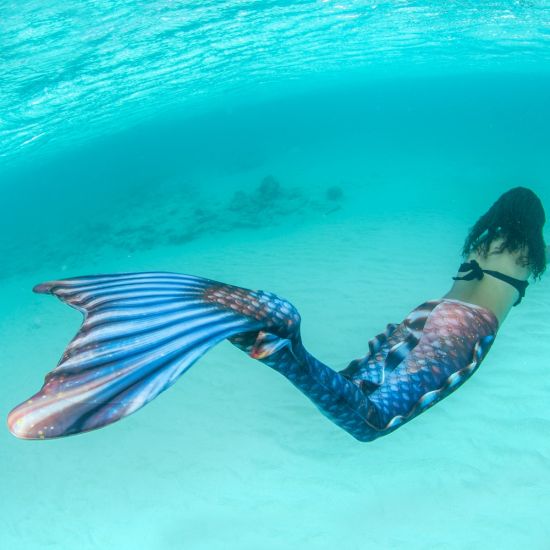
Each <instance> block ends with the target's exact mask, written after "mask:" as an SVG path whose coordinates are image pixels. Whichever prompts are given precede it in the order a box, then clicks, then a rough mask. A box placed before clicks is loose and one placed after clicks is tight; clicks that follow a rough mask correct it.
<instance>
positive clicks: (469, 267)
mask: <svg viewBox="0 0 550 550" xmlns="http://www.w3.org/2000/svg"><path fill="white" fill-rule="evenodd" d="M458 271H459V273H461V272H463V271H469V272H470V273H467V274H466V275H464V277H453V279H454V280H455V281H473V280H474V279H479V280H480V281H481V279H483V273H484V271H483V269H481V266H480V265H479V264H478V263H477V262H476V261H475V260H471V261H470V262H466V263H463V264H461V266H460V267H459V268H458ZM485 273H487V272H485Z"/></svg>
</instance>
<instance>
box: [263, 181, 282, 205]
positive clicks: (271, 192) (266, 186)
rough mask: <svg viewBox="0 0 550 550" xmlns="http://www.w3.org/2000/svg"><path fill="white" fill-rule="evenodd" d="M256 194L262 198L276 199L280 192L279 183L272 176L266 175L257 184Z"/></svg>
mask: <svg viewBox="0 0 550 550" xmlns="http://www.w3.org/2000/svg"><path fill="white" fill-rule="evenodd" d="M257 191H258V194H259V195H260V197H261V198H262V199H263V200H267V201H270V200H276V199H277V198H279V197H280V196H281V194H282V188H281V184H280V183H279V181H278V180H276V179H275V178H274V177H273V176H271V175H269V176H266V177H265V178H264V179H263V180H262V182H261V183H260V185H259V186H258V190H257Z"/></svg>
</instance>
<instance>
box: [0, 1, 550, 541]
mask: <svg viewBox="0 0 550 550" xmlns="http://www.w3.org/2000/svg"><path fill="white" fill-rule="evenodd" d="M0 18H1V21H2V25H1V26H0V81H1V82H2V86H1V87H0V193H1V194H0V253H1V257H2V258H3V262H2V272H1V274H0V282H1V288H2V296H1V298H0V333H1V334H2V346H1V349H0V361H1V366H2V372H3V383H2V385H0V409H1V412H2V414H3V415H4V418H5V417H6V416H7V413H8V412H9V411H10V410H11V408H13V407H14V406H15V405H17V404H19V403H20V402H21V401H23V400H25V399H26V398H28V397H29V396H30V395H31V394H32V393H34V392H35V391H37V390H38V389H39V388H40V386H41V384H42V382H43V377H44V375H45V374H46V373H47V372H48V371H50V370H51V369H52V368H53V367H54V366H55V365H56V363H57V361H58V360H59V357H60V356H61V354H62V353H63V350H64V349H65V346H66V345H67V343H68V341H69V339H70V338H71V337H72V336H73V335H74V333H75V332H76V331H77V330H78V327H79V325H80V320H81V316H80V314H79V313H78V312H76V311H74V310H71V309H70V308H68V307H66V306H64V305H63V304H61V303H60V302H58V301H57V300H54V299H53V298H51V297H45V296H40V295H36V294H33V293H32V292H31V289H32V287H33V286H34V285H35V284H36V283H39V282H42V281H46V280H50V279H56V278H60V277H70V276H77V275H85V274H96V273H113V272H123V271H151V270H167V271H175V272H181V273H190V274H195V275H200V276H204V277H208V278H211V279H215V280H220V281H224V282H228V283H233V284H236V285H239V286H244V287H248V288H262V289H265V290H271V291H273V292H276V293H277V294H280V295H282V296H284V297H285V298H287V299H289V300H290V301H291V302H292V303H293V304H294V305H296V307H297V308H298V309H299V311H300V313H301V315H302V331H303V339H304V343H305V345H306V347H307V348H308V350H310V351H311V352H312V353H313V354H314V355H316V356H317V357H318V358H319V359H321V360H323V361H324V362H326V363H327V364H329V365H331V366H333V367H334V368H335V369H341V368H343V367H344V366H346V365H347V363H349V361H351V360H352V359H354V358H356V357H359V356H362V355H364V354H365V353H366V352H367V350H368V346H367V342H368V340H369V339H370V338H372V336H374V335H375V334H378V333H379V332H380V331H381V330H383V329H384V327H385V325H386V324H387V323H388V322H399V321H401V320H402V318H403V317H404V316H405V315H406V314H407V313H408V312H409V311H410V310H411V309H413V308H414V307H416V306H417V305H418V304H420V303H422V302H423V301H425V300H426V299H430V298H438V297H441V296H442V295H443V294H445V293H446V292H447V291H448V289H449V288H450V286H451V282H452V281H451V279H450V278H451V276H452V275H453V274H454V273H455V272H456V269H457V266H458V264H459V262H460V256H459V251H460V248H461V245H462V242H463V239H464V237H465V235H466V233H467V231H468V229H469V228H470V227H471V225H472V224H473V223H474V222H475V221H476V219H477V218H478V217H479V216H480V215H481V214H482V213H484V212H485V211H486V210H487V209H488V208H489V207H490V205H491V204H492V203H493V202H494V201H495V200H496V199H497V198H498V196H499V195H500V194H501V193H503V192H504V191H506V190H507V189H509V188H511V187H515V186H518V185H523V186H527V187H530V188H532V189H533V190H534V191H535V192H536V193H537V194H538V195H539V196H540V198H541V200H542V201H543V203H544V204H545V205H546V207H547V209H548V207H549V205H550V161H549V158H550V157H549V151H550V133H549V132H548V127H549V123H550V101H549V98H550V49H549V48H550V44H549V42H548V39H549V37H550V6H549V4H548V3H547V2H546V1H519V0H518V1H492V2H483V3H475V2H466V1H461V2H446V3H437V2H433V1H431V2H428V1H423V2H413V1H411V0H393V1H389V2H374V1H368V2H366V1H361V2H360V1H345V0H341V1H339V2H332V1H319V2H316V1H311V0H304V1H296V2H283V1H262V2H260V1H256V2H253V1H246V0H243V1H237V0H224V1H219V2H213V1H207V2H186V3H178V2H170V1H167V0H166V1H152V2H148V3H146V4H143V3H139V2H136V1H135V0H132V1H130V0H126V1H118V2H113V1H108V0H101V1H98V2H94V3H84V2H77V1H65V2H59V1H53V2H50V3H48V5H44V3H42V2H36V1H31V0H27V1H22V2H18V3H15V2H5V3H2V4H0ZM266 182H267V183H266ZM545 237H546V240H547V241H549V242H550V232H548V230H546V232H545ZM549 311H550V284H549V282H548V280H546V278H545V277H543V278H542V280H541V281H540V282H536V283H533V284H532V285H531V286H530V287H529V289H528V292H527V297H526V299H525V300H524V302H523V303H522V305H521V307H519V308H514V309H513V310H512V312H511V313H510V315H509V317H508V318H507V319H506V322H505V323H504V324H503V326H502V328H501V329H500V331H499V334H498V336H497V340H496V341H495V344H494V345H493V347H492V349H491V352H490V354H489V355H488V356H487V358H486V359H485V361H484V363H483V365H482V367H481V368H480V370H479V371H478V372H477V373H476V374H475V375H474V376H473V377H472V379H471V380H469V381H468V382H467V383H466V384H465V386H464V387H462V388H460V389H459V390H458V391H457V392H455V393H454V394H453V395H452V396H450V397H449V398H447V399H445V400H444V401H442V402H441V403H439V404H438V405H437V406H436V407H434V408H433V409H431V410H430V411H428V412H426V413H425V414H422V415H421V416H419V417H418V418H416V419H415V420H414V421H412V422H411V423H409V424H407V425H405V426H403V427H402V428H400V429H399V430H397V431H396V432H395V433H393V434H391V435H389V436H388V437H384V438H381V439H379V440H377V441H375V442H373V443H359V442H358V441H356V440H355V439H353V438H352V437H351V436H350V435H348V434H347V433H346V432H344V431H342V430H340V429H339V428H338V427H336V426H335V425H333V424H331V423H330V422H329V421H328V420H327V419H326V418H325V417H324V416H322V415H321V414H320V413H319V412H318V411H317V410H316V408H315V407H314V406H313V405H312V404H311V403H310V402H309V401H308V400H307V398H306V397H304V396H303V395H302V394H301V393H299V392H298V391H297V390H296V389H295V388H294V387H293V386H292V385H291V384H290V383H289V382H288V381H287V380H286V379H284V378H283V377H282V376H280V375H279V374H278V373H276V372H274V371H272V370H271V369H269V368H267V367H265V366H264V365H262V364H260V363H258V362H256V361H253V360H252V359H250V358H248V357H246V356H245V355H243V354H242V353H241V352H239V351H238V350H236V349H235V348H233V347H232V346H231V345H229V344H228V343H226V342H224V343H222V344H220V345H219V346H217V347H216V348H214V349H213V350H212V351H210V352H209V353H208V354H207V355H206V356H205V357H204V358H203V359H201V360H200V361H199V362H198V363H197V364H196V365H195V366H194V367H193V368H192V369H191V370H190V371H189V372H188V373H186V374H185V375H184V376H183V377H182V378H181V379H180V380H178V382H177V383H176V384H175V385H174V386H173V387H172V388H170V389H169V390H168V391H167V392H165V393H163V394H162V395H161V396H159V397H158V398H157V399H156V400H154V401H153V402H151V403H150V404H148V405H147V406H146V407H145V408H144V409H142V410H140V411H139V412H137V413H136V414H134V415H132V416H130V417H128V418H125V419H123V420H122V421H120V422H118V423H115V424H113V425H111V426H108V427H106V428H104V429H101V430H97V431H94V432H90V433H86V434H82V435H78V436H75V437H69V438H65V439H57V440H51V441H23V440H18V439H16V438H14V437H13V436H12V435H10V433H9V432H8V430H7V428H5V429H4V430H3V431H1V432H0V482H1V487H2V499H1V501H0V548H1V549H6V550H34V549H40V550H42V549H46V548H47V549H55V550H57V549H63V550H65V549H71V550H72V549H74V548H79V549H85V550H87V549H96V548H97V549H116V550H126V549H132V550H133V549H152V550H153V549H154V550H157V549H164V548H178V549H179V548H181V549H185V550H195V549H208V550H216V549H221V548H223V549H228V548H229V549H237V550H248V549H258V548H262V549H266V550H278V549H283V548H285V549H288V548H290V549H294V548H300V549H307V550H310V549H311V550H317V549H333V548H335V547H341V548H344V549H346V550H347V549H350V550H351V549H365V548H366V549H370V548H377V549H391V550H393V549H401V548H407V549H415V550H416V549H432V548H445V549H457V550H462V549H485V548H499V549H517V548H529V549H541V550H543V549H544V550H546V549H548V548H550V527H549V525H548V522H547V521H546V516H547V514H548V511H549V509H550V440H549V438H548V433H549V430H550V412H549V409H548V406H547V404H548V395H549V394H550V379H549V378H548V374H547V364H548V361H547V360H546V359H545V358H547V357H549V356H550V322H549V315H548V312H549Z"/></svg>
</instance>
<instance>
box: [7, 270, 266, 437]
mask: <svg viewBox="0 0 550 550" xmlns="http://www.w3.org/2000/svg"><path fill="white" fill-rule="evenodd" d="M34 291H35V292H38V293H43V294H53V295H55V296H57V297H58V298H59V299H60V300H62V301H63V302H66V303H67V304H69V305H71V306H72V307H74V308H76V309H78V310H80V311H82V312H83V314H84V322H83V324H82V327H81V328H80V330H79V332H78V333H77V334H76V336H75V337H74V338H73V340H72V341H71V342H70V344H69V345H68V347H67V348H66V350H65V353H64V354H63V357H62V358H61V360H60V362H59V364H58V366H57V367H56V368H55V369H54V370H53V371H51V372H50V373H48V374H47V376H46V378H45V382H44V385H43V386H42V389H41V390H40V391H39V392H38V393H36V394H35V395H33V396H32V397H31V398H30V399H28V400H27V401H25V402H24V403H22V404H20V405H19V406H18V407H16V408H15V409H13V410H12V411H11V413H10V414H9V416H8V426H9V429H10V431H11V432H12V433H13V434H14V435H15V436H17V437H20V438H24V439H49V438H54V437H63V436H67V435H71V434H76V433H80V432H86V431H89V430H94V429H96V428H101V427H103V426H106V425H108V424H111V423H112V422H116V421H117V420H119V419H121V418H123V417H125V416H128V415H129V414H131V413H133V412H135V411H137V410H138V409H140V408H141V407H143V406H144V405H145V404H146V403H148V402H149V401H151V400H152V399H154V398H155V397H156V396H157V395H158V394H160V393H161V392H163V391H164V390H166V389H167V388H169V387H170V386H171V385H172V384H173V383H174V382H175V381H176V379H177V378H178V377H179V376H181V374H183V373H184V372H185V371H186V370H187V369H189V367H191V366H192V365H193V364H194V363H195V362H196V361H197V360H198V359H199V358H200V357H201V356H202V355H203V354H204V353H206V352H207V351H208V350H209V349H210V348H211V347H213V346H214V345H215V344H217V343H218V342H220V341H221V340H224V339H225V338H228V337H231V336H234V335H236V334H240V333H247V332H254V331H256V330H260V329H262V328H265V327H267V326H269V324H270V315H269V313H270V309H269V308H270V300H273V295H271V294H269V293H264V292H261V291H258V292H256V291H249V290H246V289H242V288H239V287H233V286H231V285H225V284H222V283H217V282H215V281H211V280H208V279H203V278H200V277H193V276H189V275H179V274H175V273H162V272H159V273H128V274H118V275H105V276H90V277H79V278H74V279H65V280H60V281H52V282H49V283H44V284H40V285H38V286H36V287H35V288H34ZM271 303H272V302H271Z"/></svg>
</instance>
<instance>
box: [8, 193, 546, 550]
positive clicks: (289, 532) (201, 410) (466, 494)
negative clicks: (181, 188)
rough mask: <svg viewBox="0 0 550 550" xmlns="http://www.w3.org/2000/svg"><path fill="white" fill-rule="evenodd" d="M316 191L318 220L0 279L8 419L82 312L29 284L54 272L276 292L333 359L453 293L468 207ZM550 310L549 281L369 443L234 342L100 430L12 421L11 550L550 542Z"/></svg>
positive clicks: (312, 345) (293, 219)
mask: <svg viewBox="0 0 550 550" xmlns="http://www.w3.org/2000/svg"><path fill="white" fill-rule="evenodd" d="M344 187H345V186H344ZM319 196H320V197H321V198H320V199H319V201H320V202H319V201H318V202H317V203H316V204H318V208H315V209H312V211H311V212H310V213H309V215H308V216H300V215H296V213H290V214H289V215H288V216H287V217H286V218H285V219H284V220H283V221H280V220H279V222H278V223H273V224H263V225H262V226H261V227H256V228H250V227H240V228H239V227H233V228H232V230H231V231H225V232H218V233H209V232H207V231H206V232H204V234H201V235H200V236H198V237H197V238H195V239H190V240H188V242H185V243H184V244H182V245H181V246H179V245H174V243H172V244H170V243H167V242H163V243H161V244H159V245H155V246H147V247H142V248H141V249H140V248H139V247H138V248H137V249H134V250H132V251H130V250H123V249H121V248H120V247H119V248H116V247H111V248H108V247H107V248H102V249H101V251H99V252H96V253H95V254H91V253H83V254H81V255H77V256H75V257H73V258H72V259H71V261H70V263H69V265H67V263H66V262H64V261H62V260H59V261H58V265H57V266H55V265H54V266H47V267H44V268H43V269H41V270H35V272H31V271H28V270H27V271H23V272H22V273H20V274H19V275H17V276H15V275H14V276H10V277H7V278H5V279H4V280H3V284H2V287H3V298H2V308H1V310H0V330H1V331H2V335H3V349H2V352H1V356H2V363H3V372H4V383H3V384H2V386H1V388H0V403H1V411H2V414H3V415H4V417H5V416H6V414H7V412H8V411H9V410H10V408H11V407H13V406H14V405H16V404H17V403H19V402H21V401H22V400H24V399H25V398H27V397H28V396H29V395H30V394H31V393H34V391H36V390H37V389H38V388H39V386H40V385H41V382H42V379H43V376H44V374H45V373H46V372H47V371H48V370H51V368H53V366H54V365H55V364H56V362H57V360H58V359H59V357H60V356H61V353H62V351H63V349H64V347H65V345H66V344H67V342H68V340H69V338H70V337H71V336H72V335H73V334H74V333H75V332H76V330H77V328H78V326H79V322H80V314H79V313H78V312H75V311H73V310H70V309H69V308H67V307H65V306H63V305H62V304H60V303H59V302H57V301H56V300H54V299H52V298H48V297H44V296H37V295H33V294H32V293H31V288H32V286H33V285H34V284H35V283H37V282H41V281H42V280H47V279H52V278H57V277H60V276H73V275H83V274H90V273H109V272H121V271H146V270H167V271H176V272H182V273H191V274H196V275H201V276H206V277H209V278H212V279H216V280H221V281H224V282H229V283H233V284H237V285H240V286H245V287H249V288H262V289H264V290H271V291H274V292H276V293H278V294H280V295H282V296H284V297H285V298H287V299H289V300H290V301H291V302H293V303H294V304H295V305H296V306H297V308H298V309H299V311H300V312H301V314H302V330H303V338H304V342H305V345H306V347H307V348H308V349H309V350H310V351H311V352H312V353H313V354H315V355H316V356H317V357H318V358H319V359H321V360H323V361H324V362H326V363H328V364H329V365H331V366H333V367H334V368H336V369H341V368H343V367H344V366H345V365H346V364H347V363H348V362H349V361H351V360H352V359H354V358H356V357H358V356H361V355H363V354H365V353H366V351H367V341H368V340H369V339H370V338H371V337H372V336H374V335H375V334H377V333H379V332H380V331H381V330H383V329H384V327H385V325H386V323H388V322H398V321H400V320H401V319H402V318H403V317H404V316H405V315H406V314H407V313H408V312H409V311H410V310H411V309H413V308H414V307H415V306H416V305H418V304H420V303H422V302H423V301H424V300H426V299H430V298H438V297H440V296H441V295H443V294H444V293H445V292H446V291H447V290H448V288H449V287H450V284H451V280H450V277H451V276H452V275H453V274H454V273H455V271H456V268H457V266H458V262H459V260H460V258H459V256H458V254H456V251H458V250H459V248H460V245H461V243H462V239H463V237H464V235H465V232H466V230H467V229H468V225H469V223H470V222H471V221H472V220H470V218H468V217H462V218H461V217H457V216H448V215H446V212H444V211H441V210H440V211H437V210H436V209H434V210H426V211H425V212H423V213H419V212H414V213H409V214H407V213H406V212H407V211H406V210H405V209H404V208H403V209H402V210H401V211H400V213H399V214H396V212H395V211H392V210H391V209H388V208H386V209H384V208H382V209H380V208H378V209H375V208H371V207H368V206H369V204H370V203H369V200H370V197H369V196H368V195H364V196H363V197H362V205H360V204H359V202H361V201H359V202H358V196H353V194H352V193H350V192H348V190H346V189H345V188H344V195H343V198H338V200H339V201H341V204H340V208H338V209H332V208H327V209H325V207H324V203H323V202H322V201H323V200H326V197H325V198H323V195H322V193H320V195H319ZM333 199H334V197H333ZM333 199H331V200H333ZM228 200H229V199H228ZM319 205H320V206H319ZM400 207H403V205H400ZM396 222H398V223H396ZM134 248H136V247H134ZM549 310H550V287H549V286H548V284H547V282H546V281H545V280H544V279H543V281H542V282H541V283H538V284H534V285H531V287H530V288H529V290H528V296H527V299H526V300H525V301H524V303H523V304H522V306H521V307H519V308H515V309H514V310H512V313H511V314H510V316H509V318H508V319H507V320H506V323H505V324H504V325H503V326H502V328H501V330H500V331H499V334H498V337H497V340H496V342H495V345H494V346H493V347H492V350H491V352H490V354H489V355H488V357H487V358H486V360H485V362H484V364H483V365H482V367H481V368H480V370H479V371H478V372H477V373H476V374H475V375H474V376H473V378H472V379H471V380H469V381H468V382H467V383H466V384H465V386H463V387H462V388H460V389H459V390H458V391H457V392H456V393H455V394H453V395H452V396H450V397H449V398H448V399H446V400H444V401H443V402H442V403H440V404H438V405H437V406H436V407H434V408H433V409H431V410H429V411H428V412H427V413H425V414H423V415H421V416H420V417H418V418H417V419H415V420H414V421H413V422H411V423H410V424H408V425H406V426H404V427H403V428H401V429H399V430H398V431H397V432H395V433H394V434H391V435H390V436H388V437H385V438H382V439H380V440H377V441H375V442H373V443H370V444H366V443H359V442H357V441H356V440H355V439H353V438H352V437H351V436H350V435H348V434H347V433H345V432H344V431H342V430H340V429H339V428H338V427H336V426H335V425H333V424H331V423H330V422H329V421H328V420H327V419H326V418H324V417H323V416H322V415H321V414H320V413H319V412H318V411H317V409H316V408H315V407H314V406H313V405H312V404H311V403H310V402H309V401H308V400H307V398H305V397H304V396H303V395H302V394H301V393H299V392H298V391H297V390H296V389H295V388H294V387H293V386H292V385H291V384H290V383H289V382H288V381H287V380H285V379H284V378H283V377H282V376H280V375H279V374H278V373H276V372H274V371H272V370H270V369H268V368H267V367H265V366H263V365H261V364H260V363H257V362H255V361H252V360H251V359H249V358H248V357H246V356H245V355H243V354H242V353H241V352H239V351H238V350H236V349H234V348H233V347H232V346H230V345H229V344H228V343H223V344H221V345H219V346H218V347H217V348H215V349H214V350H213V351H211V352H210V353H209V354H207V356H206V357H204V358H203V359H202V360H201V361H200V362H199V363H198V364H197V365H195V366H194V367H193V368H192V369H191V370H190V371H189V372H188V373H187V374H185V375H184V376H183V377H182V379H180V380H179V381H178V382H177V383H176V384H175V385H174V386H173V387H172V388H171V389H170V390H169V391H167V392H166V393H164V394H162V395H161V396H160V397H159V398H158V399H156V400H155V401H154V402H152V403H150V404H149V405H147V406H146V407H145V408H144V409H142V410H141V411H140V412H138V413H136V414H135V415H132V416H131V417H129V418H126V419H124V420H122V421H121V422H119V423H117V424H115V425H112V426H110V427H107V428H105V429H102V430H99V431H96V432H91V433H88V434H84V435H79V436H76V437H70V438H66V439H60V440H52V441H45V442H41V441H19V440H17V439H15V438H13V437H12V436H11V435H10V434H9V433H8V431H7V429H4V430H3V431H2V432H1V433H0V439H1V443H0V445H1V447H0V449H1V451H0V472H2V474H1V483H2V493H3V498H2V503H1V504H0V507H1V513H0V547H2V548H6V549H8V548H9V549H10V550H34V549H41V550H42V549H46V548H52V549H65V548H67V549H74V548H80V549H82V550H87V549H95V548H98V549H111V548H112V549H117V550H126V549H141V548H147V549H162V548H167V547H170V548H182V549H183V548H185V549H192V550H196V549H197V550H198V549H208V550H217V549H224V550H227V549H228V548H236V549H239V550H244V549H257V548H262V549H263V550H271V549H273V550H275V549H277V550H278V549H281V548H307V549H334V548H335V547H341V548H345V549H346V550H348V549H361V550H363V549H366V548H377V549H386V548H388V549H393V548H408V549H427V548H446V549H465V548H487V547H489V546H488V544H489V545H490V547H492V548H500V549H508V548H510V549H515V548H530V549H545V548H548V541H549V540H550V526H549V525H548V522H546V521H544V517H545V515H546V514H545V510H547V509H548V504H549V499H550V439H549V438H548V433H549V429H550V412H549V409H548V406H547V404H548V395H549V392H550V379H549V377H548V373H547V363H548V361H547V360H546V359H545V358H546V357H548V356H549V355H550V323H549V322H548V311H549Z"/></svg>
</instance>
